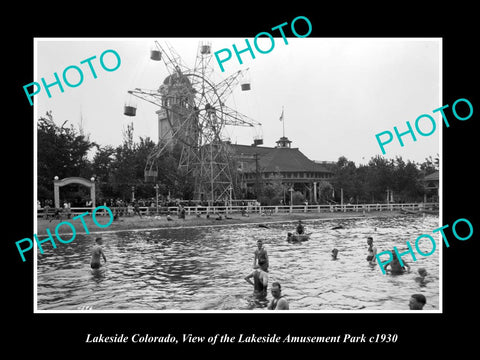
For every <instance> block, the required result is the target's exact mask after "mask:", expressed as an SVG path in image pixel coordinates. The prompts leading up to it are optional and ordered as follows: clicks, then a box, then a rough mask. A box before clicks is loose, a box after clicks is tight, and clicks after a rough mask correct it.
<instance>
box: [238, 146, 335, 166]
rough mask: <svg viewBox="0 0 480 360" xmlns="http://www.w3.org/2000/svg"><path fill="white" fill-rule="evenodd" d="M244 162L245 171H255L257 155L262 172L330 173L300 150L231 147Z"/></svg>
mask: <svg viewBox="0 0 480 360" xmlns="http://www.w3.org/2000/svg"><path fill="white" fill-rule="evenodd" d="M231 146H232V147H233V150H234V151H235V153H236V155H237V156H239V157H240V159H241V161H243V162H244V168H243V169H244V171H245V172H253V171H255V167H256V164H255V154H258V167H259V170H260V171H262V172H275V171H280V172H303V171H311V172H314V171H315V172H330V170H328V168H327V167H326V166H325V165H323V164H319V163H316V162H314V161H312V160H310V159H309V158H307V157H306V156H305V155H304V154H303V153H302V152H301V151H300V150H299V149H298V148H284V147H266V146H248V145H233V144H232V145H231Z"/></svg>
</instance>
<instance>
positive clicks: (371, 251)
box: [367, 236, 377, 264]
mask: <svg viewBox="0 0 480 360" xmlns="http://www.w3.org/2000/svg"><path fill="white" fill-rule="evenodd" d="M367 244H368V250H367V261H369V262H370V263H371V264H373V263H375V260H376V259H377V258H376V255H377V248H376V247H375V246H373V238H372V237H371V236H369V237H368V238H367Z"/></svg>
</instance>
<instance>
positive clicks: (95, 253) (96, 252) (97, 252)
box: [90, 237, 107, 269]
mask: <svg viewBox="0 0 480 360" xmlns="http://www.w3.org/2000/svg"><path fill="white" fill-rule="evenodd" d="M95 243H96V245H95V246H94V247H93V250H92V259H91V260H90V267H91V268H92V269H99V268H100V267H101V266H102V264H101V262H100V256H102V257H103V261H105V262H107V258H106V257H105V254H104V253H103V250H102V243H103V241H102V238H101V237H98V238H96V239H95Z"/></svg>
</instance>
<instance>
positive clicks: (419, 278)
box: [415, 268, 430, 287]
mask: <svg viewBox="0 0 480 360" xmlns="http://www.w3.org/2000/svg"><path fill="white" fill-rule="evenodd" d="M418 274H419V275H420V276H417V277H416V278H415V281H416V282H418V284H419V285H420V286H422V287H423V286H426V285H427V283H429V282H430V280H427V279H425V278H426V277H427V275H428V273H427V270H425V268H420V269H418Z"/></svg>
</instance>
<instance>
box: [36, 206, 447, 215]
mask: <svg viewBox="0 0 480 360" xmlns="http://www.w3.org/2000/svg"><path fill="white" fill-rule="evenodd" d="M110 209H111V210H112V212H113V213H118V214H119V215H120V216H131V215H133V214H134V211H133V207H110ZM184 209H185V213H186V215H196V214H200V215H206V214H219V213H220V214H241V213H247V214H267V215H269V214H282V213H290V214H291V213H327V212H362V213H363V212H364V211H365V212H371V211H401V210H405V211H407V212H408V211H436V210H438V209H439V204H438V203H407V204H395V203H393V204H346V205H293V206H288V205H277V206H255V205H249V206H185V207H184ZM92 210H93V208H91V207H73V208H70V209H69V211H68V210H67V211H66V210H65V209H62V211H61V216H62V217H63V216H65V215H69V216H72V215H74V214H82V213H84V212H86V211H89V212H90V213H91V212H92ZM104 212H105V211H104V210H98V214H99V215H100V214H102V213H104ZM178 212H179V207H178V206H169V207H159V208H158V211H157V209H156V207H146V206H143V207H140V213H141V214H142V215H158V214H167V213H170V214H177V213H178ZM37 214H38V216H39V217H46V216H53V215H54V209H52V208H50V209H49V210H48V213H47V214H46V213H45V209H44V208H42V209H38V210H37Z"/></svg>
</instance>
